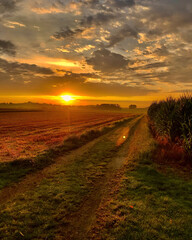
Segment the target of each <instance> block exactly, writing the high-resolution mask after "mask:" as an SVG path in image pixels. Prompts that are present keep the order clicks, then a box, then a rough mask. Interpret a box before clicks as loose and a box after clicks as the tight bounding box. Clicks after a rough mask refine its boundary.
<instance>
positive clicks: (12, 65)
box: [0, 58, 53, 76]
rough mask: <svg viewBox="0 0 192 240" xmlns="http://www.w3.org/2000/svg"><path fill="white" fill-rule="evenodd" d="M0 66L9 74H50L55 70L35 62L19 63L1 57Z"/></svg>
mask: <svg viewBox="0 0 192 240" xmlns="http://www.w3.org/2000/svg"><path fill="white" fill-rule="evenodd" d="M0 68H1V70H3V71H4V72H5V73H7V74H9V75H12V76H14V75H22V74H24V75H25V74H27V75H29V76H30V74H31V73H33V74H43V75H50V74H53V71H52V70H51V69H50V68H44V67H39V66H37V65H35V64H27V63H18V62H8V61H6V60H5V59H1V58H0Z"/></svg>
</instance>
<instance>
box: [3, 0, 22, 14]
mask: <svg viewBox="0 0 192 240" xmlns="http://www.w3.org/2000/svg"><path fill="white" fill-rule="evenodd" d="M18 2H19V0H0V13H5V12H12V11H15V10H16V9H17V3H18Z"/></svg>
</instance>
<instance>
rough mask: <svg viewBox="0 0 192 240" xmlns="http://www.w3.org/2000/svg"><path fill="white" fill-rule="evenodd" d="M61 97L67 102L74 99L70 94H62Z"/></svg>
mask: <svg viewBox="0 0 192 240" xmlns="http://www.w3.org/2000/svg"><path fill="white" fill-rule="evenodd" d="M61 98H62V100H63V101H64V102H66V103H69V102H71V101H73V100H74V98H73V97H72V96H70V95H62V96H61Z"/></svg>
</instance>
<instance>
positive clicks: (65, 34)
mask: <svg viewBox="0 0 192 240" xmlns="http://www.w3.org/2000/svg"><path fill="white" fill-rule="evenodd" d="M83 31H84V30H83V29H75V30H72V29H70V28H69V27H66V28H64V29H62V30H60V31H58V32H56V33H55V34H54V35H53V38H55V39H57V40H62V39H65V38H70V37H73V36H75V35H78V34H81V33H82V32H83Z"/></svg>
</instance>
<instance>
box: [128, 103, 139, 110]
mask: <svg viewBox="0 0 192 240" xmlns="http://www.w3.org/2000/svg"><path fill="white" fill-rule="evenodd" d="M135 108H137V106H136V105H134V104H131V105H129V109H135Z"/></svg>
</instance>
